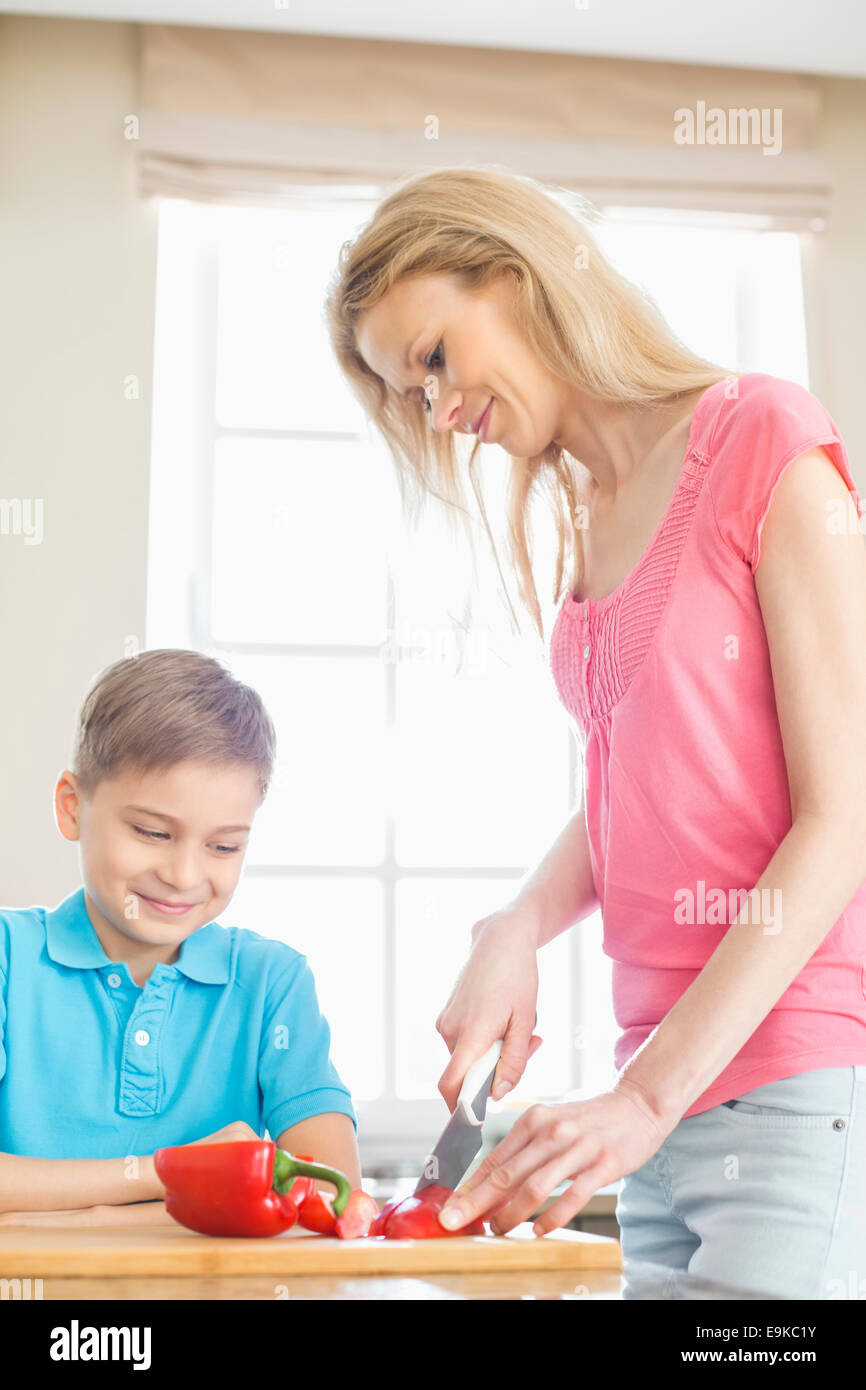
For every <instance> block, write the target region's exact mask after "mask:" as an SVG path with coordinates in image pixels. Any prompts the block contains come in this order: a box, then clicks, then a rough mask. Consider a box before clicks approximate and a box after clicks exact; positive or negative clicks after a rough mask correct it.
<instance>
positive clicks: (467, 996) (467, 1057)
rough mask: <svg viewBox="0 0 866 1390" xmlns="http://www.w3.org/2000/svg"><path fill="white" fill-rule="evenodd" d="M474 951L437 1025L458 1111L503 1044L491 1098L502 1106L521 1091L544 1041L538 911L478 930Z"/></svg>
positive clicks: (446, 1085) (509, 911)
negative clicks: (539, 1022)
mask: <svg viewBox="0 0 866 1390" xmlns="http://www.w3.org/2000/svg"><path fill="white" fill-rule="evenodd" d="M472 941H473V945H472V950H471V952H470V954H469V958H468V960H467V961H466V964H465V965H464V967H463V969H462V970H461V972H460V974H459V976H458V977H457V983H456V984H455V986H454V988H453V989H452V991H451V994H450V996H449V998H448V1001H447V1003H446V1005H445V1007H444V1009H443V1010H442V1012H441V1013H440V1015H439V1017H438V1018H437V1020H436V1030H437V1032H439V1033H441V1035H442V1037H443V1038H444V1039H445V1042H446V1043H447V1044H448V1048H449V1050H450V1052H451V1060H450V1062H449V1063H448V1065H447V1067H446V1068H445V1070H444V1072H443V1073H442V1075H441V1077H440V1078H439V1090H440V1091H441V1093H442V1095H443V1096H444V1098H445V1102H446V1104H447V1106H448V1109H449V1110H452V1111H453V1109H454V1107H455V1106H456V1104H457V1097H458V1095H459V1094H460V1087H461V1085H462V1084H463V1078H464V1077H465V1075H466V1073H467V1071H468V1070H469V1068H470V1067H471V1066H472V1063H473V1062H476V1061H477V1060H478V1058H479V1057H481V1056H483V1054H484V1053H485V1052H486V1051H487V1049H488V1047H490V1045H491V1043H494V1042H496V1041H497V1039H498V1038H502V1039H504V1041H503V1044H502V1054H501V1056H500V1058H499V1062H498V1064H497V1067H496V1075H495V1076H494V1078H493V1085H492V1087H491V1089H490V1095H491V1098H492V1099H493V1100H499V1099H500V1097H501V1096H502V1095H504V1094H505V1093H506V1091H510V1090H511V1089H512V1088H513V1087H514V1086H516V1085H517V1083H518V1081H519V1080H520V1078H521V1076H522V1075H523V1072H524V1069H525V1067H526V1063H527V1062H528V1060H529V1058H530V1057H531V1056H532V1055H533V1053H534V1052H535V1051H536V1049H537V1048H539V1047H540V1046H541V1041H542V1040H541V1038H540V1037H538V1036H536V1035H535V1034H533V1032H532V1029H533V1026H534V1021H535V1005H536V1001H537V998H538V964H537V961H536V958H535V953H536V950H537V941H538V922H537V919H536V917H535V916H534V914H533V913H532V911H531V910H530V909H528V908H524V907H521V906H520V905H519V904H514V905H510V906H508V907H505V908H502V909H500V910H499V911H498V912H493V913H491V914H490V916H489V917H482V918H481V919H480V921H478V922H476V924H475V926H474V927H473V928H472Z"/></svg>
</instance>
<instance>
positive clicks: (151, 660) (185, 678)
mask: <svg viewBox="0 0 866 1390" xmlns="http://www.w3.org/2000/svg"><path fill="white" fill-rule="evenodd" d="M275 754H276V733H275V731H274V726H273V723H272V722H271V719H270V716H269V715H268V712H267V710H266V709H265V707H264V704H263V703H262V699H261V696H260V695H259V694H258V693H257V692H256V691H255V690H253V689H252V688H251V687H250V686H248V685H244V683H243V682H242V681H240V680H238V679H237V677H236V676H234V675H233V674H232V672H231V671H229V670H228V668H227V667H225V666H223V665H222V663H221V662H219V661H216V660H214V658H213V657H210V656H205V655H204V653H202V652H196V651H190V650H188V649H186V648H180V647H178V648H175V647H160V648H155V649H154V650H152V651H146V652H141V653H139V655H138V656H129V657H125V658H123V660H121V661H116V662H115V663H114V665H113V666H108V667H106V669H105V670H104V671H102V672H101V673H100V675H99V676H98V677H97V680H96V682H95V684H94V685H93V686H91V688H90V690H89V691H88V693H87V695H86V697H85V699H84V703H83V704H82V706H81V710H80V711H79V715H78V727H77V730H76V736H75V747H74V751H73V764H72V771H73V772H74V774H75V776H76V778H77V780H78V783H79V786H80V789H81V791H82V793H83V794H84V795H85V796H91V795H92V794H93V791H94V789H95V787H96V785H97V783H99V782H100V781H102V780H103V779H104V778H108V777H113V776H115V775H117V774H118V773H119V772H120V771H121V770H122V769H123V768H127V767H135V768H140V769H141V770H142V771H145V772H150V771H154V770H156V769H157V768H167V767H171V766H172V765H173V764H175V763H179V762H184V761H185V760H186V759H187V758H197V759H199V760H201V761H202V762H207V763H246V764H247V765H249V766H251V767H253V768H255V769H256V771H257V772H258V774H259V778H260V780H261V788H262V800H264V798H265V795H266V793H267V790H268V786H269V784H270V781H271V777H272V776H273V770H274V759H275Z"/></svg>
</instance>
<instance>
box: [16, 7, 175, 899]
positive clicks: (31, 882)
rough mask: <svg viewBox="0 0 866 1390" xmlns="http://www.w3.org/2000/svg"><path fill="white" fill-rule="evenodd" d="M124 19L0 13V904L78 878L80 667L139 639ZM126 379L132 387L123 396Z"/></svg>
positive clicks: (129, 106)
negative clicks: (28, 504)
mask: <svg viewBox="0 0 866 1390" xmlns="http://www.w3.org/2000/svg"><path fill="white" fill-rule="evenodd" d="M137 34H138V31H137V29H136V27H135V26H134V25H122V24H121V25H119V24H103V23H90V22H86V21H75V20H70V21H59V20H49V19H19V18H12V17H8V16H7V17H4V18H2V19H0V305H2V327H0V448H2V469H0V497H4V498H16V497H20V498H24V497H30V498H34V499H36V498H42V499H43V510H44V537H43V540H42V543H41V544H39V545H25V544H24V541H23V538H22V537H21V536H15V535H0V633H2V647H0V652H2V667H0V668H2V677H0V679H2V696H0V708H2V720H0V787H2V791H0V903H6V904H9V905H19V906H21V905H25V904H28V903H32V902H44V903H46V904H48V905H53V904H54V903H55V902H57V901H58V899H59V898H60V897H62V896H64V895H65V894H66V893H68V892H71V891H72V889H73V888H76V887H77V886H78V884H79V882H80V878H79V874H78V850H77V846H75V845H70V844H69V843H67V841H65V840H63V839H62V838H61V836H60V834H59V832H58V831H57V829H56V826H55V825H54V820H53V790H54V784H55V781H56V778H57V774H58V773H59V772H60V770H61V769H62V768H63V767H65V766H66V765H67V764H68V762H69V759H70V754H71V741H72V736H73V730H74V722H75V716H76V713H77V710H78V706H79V704H80V702H81V700H82V698H83V696H84V694H85V691H86V689H87V687H88V685H89V683H90V681H91V679H92V677H93V676H94V675H95V674H96V673H97V671H99V670H101V669H102V668H103V667H105V666H107V665H108V664H109V663H110V662H112V661H115V660H117V659H118V658H119V657H120V656H122V655H123V648H122V644H123V640H124V637H125V636H126V634H128V633H136V634H139V636H140V639H141V642H142V645H143V642H144V637H143V634H144V617H145V555H146V547H147V487H148V477H147V475H148V435H149V395H150V377H151V355H152V339H153V300H154V276H155V266H156V218H155V208H154V206H152V205H148V204H147V203H145V202H142V201H140V200H139V199H138V198H137V197H136V194H135V192H134V187H133V178H132V155H133V147H132V144H131V142H129V141H127V140H126V139H124V134H123V118H124V116H125V115H127V114H129V113H134V112H135V109H136V70H137V59H136V53H137ZM130 373H135V374H137V375H138V376H139V378H140V382H141V388H140V389H141V395H140V399H139V400H137V401H135V400H127V399H125V397H124V378H125V376H127V375H128V374H130Z"/></svg>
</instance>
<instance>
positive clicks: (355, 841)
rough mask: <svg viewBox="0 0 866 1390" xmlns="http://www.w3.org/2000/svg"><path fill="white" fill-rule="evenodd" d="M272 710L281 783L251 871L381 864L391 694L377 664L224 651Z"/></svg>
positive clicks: (259, 825) (255, 839) (255, 837)
mask: <svg viewBox="0 0 866 1390" xmlns="http://www.w3.org/2000/svg"><path fill="white" fill-rule="evenodd" d="M220 656H221V657H222V659H223V660H225V661H226V662H227V664H228V665H229V666H230V667H231V669H232V671H234V673H235V675H237V676H238V678H239V679H240V680H242V681H245V682H246V683H247V684H248V685H251V686H252V687H253V689H254V690H257V691H258V693H259V694H260V695H261V697H262V700H263V701H264V703H265V708H266V709H267V711H268V713H269V714H270V716H271V719H272V720H273V722H274V726H275V728H276V732H277V767H276V771H275V776H274V782H273V784H272V786H271V789H270V791H269V792H268V795H267V797H266V798H265V802H264V804H263V806H262V808H261V810H260V811H259V812H258V814H257V816H256V821H255V825H254V827H253V834H252V836H251V839H250V847H249V850H248V853H247V862H248V863H250V864H376V863H379V862H380V861H381V859H382V855H383V853H384V844H385V787H386V783H385V778H384V775H383V768H384V766H385V747H386V745H385V729H384V718H385V694H384V678H383V669H384V668H383V666H382V663H381V661H379V660H378V658H376V657H357V658H352V657H288V656H250V655H241V654H239V653H228V654H226V653H220Z"/></svg>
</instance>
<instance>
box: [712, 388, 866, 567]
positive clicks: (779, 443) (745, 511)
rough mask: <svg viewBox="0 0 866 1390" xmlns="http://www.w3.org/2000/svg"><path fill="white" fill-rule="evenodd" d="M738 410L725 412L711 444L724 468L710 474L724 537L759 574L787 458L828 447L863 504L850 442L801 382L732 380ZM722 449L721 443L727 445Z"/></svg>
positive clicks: (855, 497)
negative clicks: (850, 459) (848, 448)
mask: <svg viewBox="0 0 866 1390" xmlns="http://www.w3.org/2000/svg"><path fill="white" fill-rule="evenodd" d="M726 389H730V390H731V391H732V392H737V393H738V394H737V396H736V404H735V408H734V409H732V410H731V409H729V410H727V411H723V412H722V415H721V417H720V420H719V424H718V426H717V429H716V432H715V435H714V438H713V441H712V448H713V450H714V451H715V452H717V453H719V454H720V458H719V462H720V463H721V461H722V460H721V454H722V451H723V453H724V466H723V467H719V468H714V469H712V470H711V471H710V473H709V475H708V477H707V486H708V488H709V491H710V495H711V498H712V503H713V510H714V512H715V517H716V523H717V525H718V528H719V531H720V533H721V536H722V539H723V540H724V541H725V543H726V545H727V546H728V547H729V549H730V550H732V551H733V553H734V554H735V555H736V556H737V557H738V558H739V559H740V560H742V561H743V562H744V563H745V564H747V565H748V566H749V568H750V569H751V570H752V572H753V573H754V571H755V569H756V568H757V565H758V561H759V559H760V555H761V532H762V530H763V526H764V521H765V520H766V517H767V513H768V511H769V508H770V503H771V501H772V499H773V493H774V492H775V490H776V486H777V484H778V483H779V480H780V478H781V477H782V474H783V473H784V471H785V469H786V468H787V466H788V464H789V463H792V462H793V460H794V459H795V458H798V457H799V456H800V454H804V453H806V451H807V450H809V449H813V448H815V447H816V446H818V445H823V447H824V448H825V449H826V451H827V453H828V455H829V456H830V458H831V459H832V461H833V463H834V464H835V465H836V467H837V468H838V470H839V472H840V474H841V475H842V477H843V479H844V481H845V484H846V486H847V488H848V491H849V493H850V494H851V497H852V500H853V502H854V506H855V508H856V510H857V516H858V518H859V517H861V516H862V515H863V507H862V503H861V500H860V497H859V494H858V492H857V488H856V485H855V483H854V478H853V475H852V473H851V467H850V464H849V462H848V455H847V453H846V451H845V445H844V444H843V442H842V439H841V436H840V434H839V431H838V430H837V428H836V425H835V423H834V421H833V419H832V417H831V415H830V414H829V412H828V411H827V410H826V408H825V407H824V406H823V405H822V404H821V402H820V401H819V400H818V399H817V398H816V397H815V396H813V395H812V394H811V392H810V391H807V390H806V388H805V387H804V386H800V385H798V384H797V383H796V382H793V381H784V380H782V379H781V378H779V377H772V376H766V375H763V374H761V373H753V374H750V375H749V376H748V377H746V378H745V379H741V380H740V381H738V382H735V383H732V384H731V386H730V388H726ZM723 446H724V448H723Z"/></svg>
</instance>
